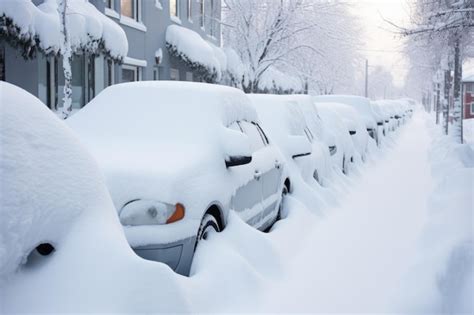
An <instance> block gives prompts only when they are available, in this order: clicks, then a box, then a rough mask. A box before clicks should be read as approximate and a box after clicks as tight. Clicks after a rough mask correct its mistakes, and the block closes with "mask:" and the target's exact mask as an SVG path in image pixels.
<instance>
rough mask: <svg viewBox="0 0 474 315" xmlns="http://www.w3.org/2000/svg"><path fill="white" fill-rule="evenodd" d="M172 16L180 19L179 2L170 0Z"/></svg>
mask: <svg viewBox="0 0 474 315" xmlns="http://www.w3.org/2000/svg"><path fill="white" fill-rule="evenodd" d="M170 16H176V17H179V0H170Z"/></svg>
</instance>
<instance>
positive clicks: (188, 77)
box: [186, 71, 193, 82]
mask: <svg viewBox="0 0 474 315" xmlns="http://www.w3.org/2000/svg"><path fill="white" fill-rule="evenodd" d="M186 81H190V82H192V81H193V73H192V72H189V71H188V72H186Z"/></svg>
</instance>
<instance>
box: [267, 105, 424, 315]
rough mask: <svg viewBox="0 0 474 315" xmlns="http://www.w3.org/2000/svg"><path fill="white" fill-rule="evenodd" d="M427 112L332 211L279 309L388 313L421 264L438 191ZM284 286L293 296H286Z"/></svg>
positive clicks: (298, 261) (296, 266)
mask: <svg viewBox="0 0 474 315" xmlns="http://www.w3.org/2000/svg"><path fill="white" fill-rule="evenodd" d="M424 118H425V116H424V115H423V114H421V113H418V115H416V116H415V117H414V118H413V120H412V121H411V122H410V123H409V124H408V125H407V126H405V127H404V128H403V129H401V130H400V132H399V133H398V134H397V135H395V136H394V139H393V142H392V143H389V144H387V150H386V151H385V152H383V153H382V154H381V156H380V157H378V158H376V159H375V161H373V163H371V165H370V166H367V167H365V168H364V171H363V175H361V176H360V177H359V178H356V179H355V180H354V181H353V182H352V183H351V184H350V185H349V189H348V195H347V196H345V197H343V198H342V199H341V200H340V203H341V204H340V205H339V206H337V207H334V208H331V209H328V210H327V211H326V212H327V214H328V215H327V218H326V219H324V220H322V221H321V222H320V223H319V224H318V225H316V226H315V227H314V229H313V231H312V232H311V234H310V235H309V236H308V239H307V240H306V245H305V246H304V247H305V248H306V249H312V250H309V251H305V252H303V253H300V254H299V255H297V257H296V259H295V261H294V262H293V265H294V268H291V270H295V271H297V272H296V274H295V275H292V276H290V277H289V279H290V281H289V283H285V284H284V287H282V288H281V290H282V292H281V293H280V294H281V297H282V298H278V299H274V300H273V303H274V304H275V305H274V306H275V307H274V308H272V310H273V311H277V310H286V311H291V310H297V309H298V306H301V309H299V310H298V311H304V310H305V309H308V308H309V309H317V310H318V311H322V312H381V311H384V310H387V306H390V305H391V303H392V302H393V300H392V299H393V298H394V297H395V295H396V294H398V293H399V292H400V284H401V283H400V282H401V280H402V279H403V276H404V275H405V274H406V272H407V271H408V269H409V268H410V267H411V264H413V262H414V257H415V255H416V251H417V245H418V241H419V239H420V237H421V233H422V230H423V227H424V225H425V222H426V215H427V211H428V209H427V204H428V199H429V196H430V192H431V190H432V186H431V183H432V182H433V179H432V176H431V172H430V162H429V159H428V149H429V148H430V141H431V137H430V136H429V134H428V131H427V129H426V126H425V125H426V120H425V119H424ZM285 291H286V292H292V294H291V295H286V297H287V298H286V299H283V297H284V296H285V293H284V292H285ZM305 292H306V293H305ZM308 292H311V294H310V295H308ZM310 305H312V306H313V307H308V306H310ZM295 307H296V308H295Z"/></svg>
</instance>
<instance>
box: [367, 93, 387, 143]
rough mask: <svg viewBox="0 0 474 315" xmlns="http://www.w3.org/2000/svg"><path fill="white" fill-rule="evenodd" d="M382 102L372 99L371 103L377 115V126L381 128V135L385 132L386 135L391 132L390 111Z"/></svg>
mask: <svg viewBox="0 0 474 315" xmlns="http://www.w3.org/2000/svg"><path fill="white" fill-rule="evenodd" d="M380 102H381V101H371V102H370V105H371V106H372V110H373V112H374V113H375V115H376V116H377V128H378V130H379V135H381V134H383V135H384V136H386V135H387V133H388V132H389V124H390V113H389V112H388V111H387V110H386V108H385V107H383V105H382V104H381V103H380Z"/></svg>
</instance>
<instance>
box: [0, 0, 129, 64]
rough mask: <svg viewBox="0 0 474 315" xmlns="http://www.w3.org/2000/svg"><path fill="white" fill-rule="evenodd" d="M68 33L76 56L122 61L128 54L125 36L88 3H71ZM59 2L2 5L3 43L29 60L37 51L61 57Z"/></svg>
mask: <svg viewBox="0 0 474 315" xmlns="http://www.w3.org/2000/svg"><path fill="white" fill-rule="evenodd" d="M67 12H68V16H67V20H68V23H67V24H68V25H67V27H68V30H69V37H70V41H71V44H72V49H73V52H74V53H81V52H85V53H90V54H99V53H104V54H105V55H107V56H109V57H110V58H112V59H114V60H116V61H122V59H123V58H124V57H125V56H126V55H127V52H128V41H127V37H126V35H125V32H124V31H123V30H122V29H121V28H120V27H119V26H118V25H117V24H116V23H115V22H113V21H112V20H110V19H109V18H108V17H106V16H105V15H104V14H102V13H101V12H99V11H98V10H97V8H96V7H94V6H93V5H92V4H90V3H89V2H88V1H87V0H74V1H69V2H68V10H67ZM60 21H61V19H60V13H59V11H58V2H57V0H46V1H45V2H44V3H42V4H40V5H38V6H36V5H35V4H33V2H32V1H31V0H15V1H8V0H7V1H0V39H2V40H6V41H8V42H9V43H10V44H11V45H12V46H14V47H17V48H19V49H21V51H22V54H23V56H24V57H25V58H32V57H33V56H34V54H35V53H36V51H38V50H39V51H41V52H42V53H44V54H46V55H49V54H54V55H55V54H58V53H60V47H61V37H62V36H61V27H60V26H61V25H60V23H61V22H60Z"/></svg>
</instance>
